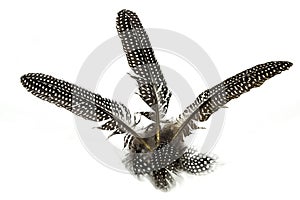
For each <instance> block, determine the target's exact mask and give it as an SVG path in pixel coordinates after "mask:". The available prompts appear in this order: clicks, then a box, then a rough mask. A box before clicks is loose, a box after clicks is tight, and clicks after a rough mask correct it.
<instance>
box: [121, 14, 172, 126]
mask: <svg viewBox="0 0 300 200" xmlns="http://www.w3.org/2000/svg"><path fill="white" fill-rule="evenodd" d="M117 31H118V35H119V37H120V39H121V42H122V45H123V49H124V52H125V54H126V57H127V60H128V64H129V66H130V67H131V69H132V71H133V72H134V74H135V75H131V77H132V78H134V79H135V80H136V81H137V83H138V86H139V96H140V97H141V98H142V99H143V100H144V101H145V102H146V104H147V105H148V106H149V107H151V108H152V109H153V110H154V112H155V114H154V115H155V116H156V115H159V117H158V116H156V118H163V117H164V115H165V113H166V112H167V109H168V105H169V100H170V98H171V95H172V94H171V91H170V90H169V89H168V87H167V83H166V81H165V79H164V76H163V74H162V71H161V70H160V66H159V64H158V62H157V60H156V58H155V55H154V51H153V49H152V47H151V43H150V40H149V37H148V35H147V33H146V31H145V29H144V28H143V25H142V23H141V22H140V19H139V18H138V16H137V15H136V14H135V13H134V12H132V11H129V10H122V11H120V12H119V13H118V17H117ZM141 114H144V113H141ZM152 119H154V118H152ZM158 121H160V120H158Z"/></svg>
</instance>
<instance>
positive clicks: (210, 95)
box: [177, 61, 292, 136]
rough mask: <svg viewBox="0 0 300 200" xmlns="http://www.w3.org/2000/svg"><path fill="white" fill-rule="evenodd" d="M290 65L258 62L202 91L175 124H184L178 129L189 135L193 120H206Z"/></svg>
mask: <svg viewBox="0 0 300 200" xmlns="http://www.w3.org/2000/svg"><path fill="white" fill-rule="evenodd" d="M291 66H292V63H290V62H286V61H277V62H267V63H265V64H260V65H257V66H255V67H252V68H250V69H247V70H245V71H243V72H241V73H239V74H237V75H235V76H233V77H231V78H228V79H226V80H225V81H223V82H222V83H220V84H218V85H216V86H214V87H212V88H211V89H208V90H206V91H204V92H203V93H201V94H200V95H199V96H198V97H197V99H196V100H195V101H194V102H193V103H192V104H191V105H190V106H188V107H187V108H186V109H185V110H184V112H183V113H182V114H181V115H180V116H179V118H178V120H177V124H178V126H180V125H183V126H184V127H182V128H181V129H180V130H181V133H180V134H183V135H185V136H187V135H189V134H190V133H191V131H190V130H191V129H195V128H197V125H196V124H195V123H193V120H196V121H206V120H207V119H208V118H209V117H210V116H211V115H212V114H213V113H214V112H216V111H217V110H219V109H220V108H222V107H223V106H224V105H225V104H226V103H228V102H229V101H230V100H232V99H235V98H238V97H239V96H240V95H241V94H243V93H246V92H248V91H249V90H250V89H252V88H255V87H259V86H261V85H262V84H263V83H264V82H265V81H266V80H268V79H270V78H272V77H273V76H275V75H277V74H280V73H281V72H282V71H285V70H288V69H289V68H290V67H291ZM178 135H179V134H178Z"/></svg>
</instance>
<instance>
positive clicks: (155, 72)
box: [21, 10, 292, 191]
mask: <svg viewBox="0 0 300 200" xmlns="http://www.w3.org/2000/svg"><path fill="white" fill-rule="evenodd" d="M117 31H118V35H119V37H120V39H121V42H122V45H123V49H124V52H125V54H126V57H127V60H128V64H129V66H130V68H131V70H132V72H133V74H130V76H131V77H132V78H133V79H135V80H136V81H137V85H138V95H139V96H140V97H141V99H142V100H143V101H144V102H145V103H146V104H147V105H148V106H149V107H150V108H151V110H152V111H151V112H140V114H141V115H142V116H145V117H146V118H148V119H150V120H152V121H153V122H152V123H151V124H150V125H149V126H148V127H145V128H144V129H141V128H137V125H138V124H139V120H138V121H137V120H136V119H137V116H135V115H134V114H132V113H131V112H130V110H129V109H128V108H127V107H126V106H125V105H123V104H122V103H118V102H116V101H113V100H110V99H107V98H103V97H101V96H100V95H99V94H95V93H92V92H90V91H88V90H86V89H83V88H81V87H79V86H76V85H74V84H71V83H68V82H66V81H63V80H60V79H56V78H54V77H52V76H49V75H44V74H40V73H30V74H26V75H23V76H22V77H21V83H22V84H23V86H24V87H25V88H26V89H27V90H28V91H29V92H31V93H32V94H33V95H35V96H37V97H39V98H40V99H42V100H46V101H48V102H50V103H53V104H55V105H57V106H59V107H63V108H65V109H67V110H69V111H70V112H72V113H74V114H75V115H77V116H80V117H82V118H84V119H87V120H92V121H97V122H103V124H102V125H101V126H99V127H97V128H99V129H102V130H107V131H111V132H112V133H111V135H110V136H109V137H111V136H113V135H117V134H124V148H126V147H127V148H128V151H129V152H128V154H127V156H126V157H125V158H124V160H123V162H124V164H125V166H126V167H127V168H128V170H129V171H130V172H131V173H132V174H134V175H136V176H145V177H148V178H149V180H151V181H152V182H153V185H154V186H155V187H156V188H158V189H161V190H164V191H166V190H169V189H170V188H171V187H172V186H174V185H175V183H176V181H175V178H176V175H177V174H178V173H180V172H186V173H190V174H195V175H199V174H206V173H208V172H211V171H213V169H214V167H215V164H216V158H215V157H214V156H210V155H207V154H202V153H198V152H197V151H196V150H194V149H192V148H190V147H188V146H187V145H186V144H185V142H184V138H185V137H187V136H188V135H190V134H191V131H192V130H193V129H197V128H199V127H198V126H197V124H196V123H195V121H198V122H203V121H206V120H207V119H208V118H209V117H210V116H211V115H212V114H213V113H214V112H216V111H217V110H219V109H220V108H222V107H224V106H225V104H226V103H228V102H229V101H230V100H232V99H235V98H238V97H239V96H240V95H242V94H243V93H246V92H248V91H249V90H251V89H252V88H255V87H259V86H261V85H262V84H263V83H264V82H265V81H266V80H268V79H270V78H272V77H273V76H275V75H277V74H280V73H281V72H282V71H285V70H288V69H289V68H290V67H291V66H292V63H290V62H287V61H276V62H267V63H265V64H260V65H257V66H255V67H252V68H250V69H247V70H245V71H243V72H241V73H239V74H237V75H235V76H233V77H231V78H228V79H226V80H225V81H223V82H222V83H220V84H218V85H216V86H214V87H212V88H210V89H207V90H205V91H204V92H203V93H201V94H200V95H199V96H198V97H197V98H196V100H195V101H194V102H193V103H192V104H191V105H189V106H188V107H187V108H186V109H185V110H184V112H183V113H182V114H180V115H179V116H178V118H177V119H176V120H175V121H168V120H166V119H164V118H165V115H166V113H167V110H168V106H169V101H170V98H171V96H172V93H171V91H170V90H169V89H168V86H167V83H166V81H165V79H164V76H163V73H162V71H161V69H160V66H159V64H158V62H157V60H156V58H155V56H154V51H153V49H152V47H151V44H150V40H149V37H148V35H147V33H146V31H145V29H144V28H143V26H142V24H141V22H140V19H139V18H138V16H137V15H136V14H135V13H134V12H131V11H129V10H122V11H120V12H119V13H118V17H117ZM141 130H142V131H141Z"/></svg>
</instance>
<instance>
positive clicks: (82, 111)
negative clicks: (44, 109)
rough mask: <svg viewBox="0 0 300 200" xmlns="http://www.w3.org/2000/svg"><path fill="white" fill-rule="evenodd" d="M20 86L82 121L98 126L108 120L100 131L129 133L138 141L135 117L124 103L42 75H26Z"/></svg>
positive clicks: (22, 78)
mask: <svg viewBox="0 0 300 200" xmlns="http://www.w3.org/2000/svg"><path fill="white" fill-rule="evenodd" d="M21 83H22V84H23V86H24V87H25V88H26V89H27V90H28V92H31V93H32V94H33V95H35V96H36V97H38V98H40V99H42V100H45V101H48V102H50V103H53V104H55V105H57V106H58V107H62V108H65V109H66V110H68V111H70V112H72V113H74V114H75V115H77V116H79V117H82V118H84V119H87V120H92V121H97V122H100V121H104V120H107V122H106V123H105V124H103V125H102V126H100V127H99V128H101V129H103V130H112V131H114V132H113V134H112V135H114V134H122V133H125V132H126V133H129V134H131V135H133V136H134V137H136V138H139V133H138V132H137V131H136V130H135V125H136V124H135V122H134V118H133V116H132V115H131V113H130V111H129V109H128V108H127V107H126V106H125V105H123V104H121V103H118V102H116V101H113V100H110V99H107V98H103V97H101V96H100V95H99V94H95V93H93V92H90V91H88V90H86V89H84V88H81V87H78V86H76V85H74V84H71V83H68V82H66V81H63V80H60V79H56V78H54V77H52V76H49V75H45V74H41V73H29V74H26V75H23V76H22V77H21Z"/></svg>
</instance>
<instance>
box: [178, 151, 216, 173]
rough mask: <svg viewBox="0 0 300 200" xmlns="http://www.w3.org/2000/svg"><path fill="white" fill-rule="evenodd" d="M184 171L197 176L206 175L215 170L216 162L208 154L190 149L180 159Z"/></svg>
mask: <svg viewBox="0 0 300 200" xmlns="http://www.w3.org/2000/svg"><path fill="white" fill-rule="evenodd" d="M180 163H181V167H182V170H183V171H185V172H187V173H190V174H195V175H200V174H206V173H208V172H211V171H212V170H213V169H214V166H215V164H216V160H215V159H214V158H213V157H211V156H208V155H206V154H201V153H197V152H196V151H195V150H194V149H188V150H187V151H186V152H185V153H184V154H183V155H182V157H181V158H180Z"/></svg>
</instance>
